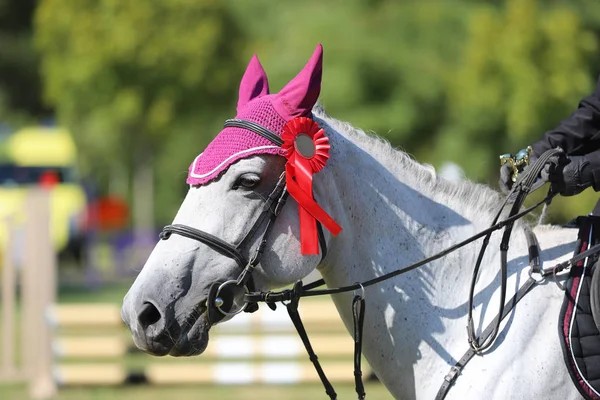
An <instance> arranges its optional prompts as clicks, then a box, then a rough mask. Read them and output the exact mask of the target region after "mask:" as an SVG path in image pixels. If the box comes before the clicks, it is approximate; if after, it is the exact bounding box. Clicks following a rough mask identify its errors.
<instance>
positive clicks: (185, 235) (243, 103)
mask: <svg viewBox="0 0 600 400" xmlns="http://www.w3.org/2000/svg"><path fill="white" fill-rule="evenodd" d="M321 71H322V48H321V46H320V45H319V46H318V47H317V49H316V50H315V52H314V54H313V56H312V58H311V59H310V60H309V62H308V63H307V64H306V66H305V67H304V69H303V70H302V71H301V72H300V73H299V74H298V75H297V76H296V77H295V78H294V79H292V80H291V81H290V82H289V83H288V84H287V85H286V86H285V87H284V88H283V89H282V90H281V91H280V92H279V93H277V94H270V93H269V84H268V80H267V76H266V73H265V71H264V69H263V67H262V66H261V64H260V62H259V61H258V58H257V57H256V56H254V57H253V58H252V59H251V61H250V63H249V65H248V67H247V69H246V72H245V73H244V75H243V78H242V80H241V83H240V88H239V99H238V104H237V115H236V117H235V119H233V120H228V121H227V123H226V124H225V128H224V129H223V130H222V131H221V132H220V133H219V135H217V137H216V138H215V139H214V140H213V141H212V142H211V143H210V144H209V145H208V146H207V148H206V149H205V151H204V152H203V153H202V154H200V155H199V156H198V157H197V158H196V159H195V160H194V161H193V162H192V164H191V166H190V168H189V175H188V179H187V183H188V184H189V185H190V188H189V191H188V193H187V196H186V197H185V199H184V201H183V203H182V205H181V207H180V209H179V211H178V213H177V215H176V216H175V219H174V221H173V224H172V225H169V226H167V227H166V228H165V230H164V231H163V233H162V235H161V239H162V240H160V241H159V242H158V243H157V245H156V247H155V248H154V250H153V251H152V253H151V255H150V257H149V258H148V260H147V262H146V264H145V265H144V267H143V269H142V271H141V272H140V274H139V275H138V277H137V279H136V280H135V282H134V283H133V285H132V287H131V288H130V290H129V292H128V293H127V295H126V296H125V298H124V303H123V308H122V317H123V320H124V321H125V323H126V324H127V325H128V326H129V328H130V330H131V332H132V335H133V338H134V342H135V343H136V345H137V346H138V347H139V348H140V349H142V350H145V351H147V352H149V353H152V354H155V355H164V354H171V355H175V356H188V355H194V354H200V353H202V352H203V351H204V350H205V348H206V346H207V343H208V332H209V330H210V328H211V326H212V325H213V324H215V323H217V322H219V321H224V320H227V319H229V318H231V316H232V315H234V314H235V313H237V312H240V311H241V310H242V309H243V308H244V307H246V303H245V300H244V293H245V292H246V291H247V290H248V289H251V290H254V289H258V290H264V289H269V288H273V287H276V286H284V285H287V284H290V283H292V282H294V281H296V280H298V279H301V278H302V277H304V276H306V275H307V274H308V273H310V272H311V271H312V270H313V269H314V268H315V267H316V266H317V264H318V263H319V261H320V260H321V255H319V254H312V255H302V254H301V240H300V226H299V219H300V217H299V213H298V207H297V206H295V204H294V205H292V204H290V203H293V202H294V199H293V198H290V199H289V200H288V201H287V203H288V205H286V206H285V207H284V206H283V205H284V202H285V200H286V198H287V187H286V185H285V181H284V180H285V178H284V170H285V166H286V158H285V157H283V156H284V155H285V151H284V150H283V149H282V147H281V139H280V136H279V135H281V133H282V132H283V130H284V127H285V126H286V124H287V123H288V122H289V121H291V120H294V119H296V118H298V117H310V115H311V110H312V108H313V106H314V105H315V103H316V101H317V98H318V96H319V93H320V87H321V75H322V73H321ZM261 128H262V130H261ZM265 132H266V133H265ZM273 136H275V137H273ZM319 236H320V237H319V239H321V242H320V244H321V246H323V245H324V244H325V243H324V240H325V239H324V236H323V235H322V234H321V235H319ZM318 249H319V248H318V245H317V253H318Z"/></svg>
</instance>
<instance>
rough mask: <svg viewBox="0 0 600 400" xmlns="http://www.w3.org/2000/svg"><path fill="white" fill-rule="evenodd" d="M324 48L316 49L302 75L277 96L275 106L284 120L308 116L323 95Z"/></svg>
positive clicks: (318, 47)
mask: <svg viewBox="0 0 600 400" xmlns="http://www.w3.org/2000/svg"><path fill="white" fill-rule="evenodd" d="M322 75H323V46H321V45H320V44H319V45H318V46H317V48H316V49H315V52H314V53H313V55H312V57H311V58H310V60H309V61H308V63H307V64H306V66H305V67H304V68H303V69H302V71H300V73H299V74H298V75H297V76H296V77H295V78H294V79H292V80H291V81H290V82H289V83H288V84H287V85H286V86H285V87H284V88H283V89H281V91H280V92H279V93H278V94H277V96H276V98H275V101H274V102H273V103H274V104H273V106H274V107H275V109H276V110H277V113H278V114H279V115H281V116H282V117H283V118H284V119H288V120H289V119H292V118H295V117H300V116H307V115H308V114H309V113H310V111H311V110H312V108H313V106H314V105H315V104H316V103H317V99H318V98H319V93H321V77H322Z"/></svg>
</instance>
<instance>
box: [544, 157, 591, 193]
mask: <svg viewBox="0 0 600 400" xmlns="http://www.w3.org/2000/svg"><path fill="white" fill-rule="evenodd" d="M542 178H543V179H545V180H547V181H548V182H550V183H551V184H552V190H553V191H554V192H556V193H560V194H561V195H563V196H573V195H576V194H578V193H581V192H582V191H584V190H585V189H587V188H588V187H590V186H592V184H593V183H594V176H593V174H592V168H590V163H589V161H588V160H587V158H586V156H573V157H562V159H561V160H560V161H559V162H557V163H550V164H549V166H548V168H545V169H544V170H543V171H542Z"/></svg>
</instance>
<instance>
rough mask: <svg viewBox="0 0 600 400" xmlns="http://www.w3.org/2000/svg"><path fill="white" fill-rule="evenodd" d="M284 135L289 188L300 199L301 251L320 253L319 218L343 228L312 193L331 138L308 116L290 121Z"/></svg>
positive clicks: (332, 226)
mask: <svg viewBox="0 0 600 400" xmlns="http://www.w3.org/2000/svg"><path fill="white" fill-rule="evenodd" d="M281 138H282V139H283V145H282V148H283V150H284V151H285V156H286V158H287V159H288V162H287V163H286V184H287V188H288V191H289V193H290V195H292V197H293V198H294V199H295V200H296V202H297V203H298V212H299V215H300V244H301V251H302V254H319V239H318V235H317V225H316V221H319V222H320V223H321V224H322V225H323V226H324V227H325V228H327V230H329V231H330V232H331V233H332V234H333V235H337V234H338V233H340V232H341V230H342V228H341V227H340V226H339V225H338V224H337V223H336V222H335V221H334V220H333V218H331V217H330V216H329V215H328V214H327V213H326V212H325V210H323V209H322V208H321V207H320V206H319V205H318V204H317V202H316V201H315V200H314V198H313V193H312V175H313V174H315V173H317V172H319V171H321V170H322V169H323V167H325V164H326V163H327V160H328V159H329V149H330V145H329V138H328V137H327V136H325V131H324V130H323V129H321V128H320V127H319V125H318V124H317V123H316V122H315V121H313V120H312V119H310V118H306V117H298V118H294V119H293V120H291V121H289V122H288V123H287V124H286V125H285V126H284V127H283V133H282V135H281Z"/></svg>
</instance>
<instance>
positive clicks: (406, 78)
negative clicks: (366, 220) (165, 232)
mask: <svg viewBox="0 0 600 400" xmlns="http://www.w3.org/2000/svg"><path fill="white" fill-rule="evenodd" d="M1 4H3V3H2V0H0V5H1ZM598 4H599V3H598V2H597V1H594V0H582V1H579V2H576V3H568V2H564V1H557V0H504V1H492V0H487V1H483V0H479V1H474V0H456V1H452V2H448V1H444V0H429V1H417V0H410V1H386V0H344V1H342V0H332V1H328V2H323V1H320V0H305V1H302V2H298V1H292V0H281V1H276V2H274V1H270V0H253V1H246V0H225V1H222V2H219V1H216V0H152V1H148V2H144V3H143V5H142V4H141V3H140V2H135V1H133V0H120V1H116V0H97V1H89V0H86V1H80V0H63V1H46V2H40V3H39V9H38V11H37V16H36V21H35V29H36V32H35V34H36V40H37V44H38V47H39V49H40V52H41V56H42V59H43V64H42V66H43V68H42V72H43V75H44V83H45V89H46V90H45V93H46V100H47V101H48V104H50V105H51V106H53V107H55V108H56V111H57V115H58V117H59V121H60V122H61V123H63V124H66V125H68V126H69V127H70V128H71V130H72V131H73V132H74V134H75V135H76V140H77V142H78V144H79V147H80V149H81V151H82V153H83V154H82V161H83V163H84V166H85V167H86V169H87V171H88V172H90V173H92V172H93V174H94V178H95V179H97V180H100V182H102V183H103V186H104V188H105V190H107V189H106V188H108V186H109V182H111V181H112V180H114V179H113V178H112V176H114V175H116V174H117V175H118V174H123V173H125V174H129V173H130V172H129V171H130V170H131V169H132V168H133V167H132V166H133V165H134V164H139V163H140V162H144V161H146V162H150V163H152V164H153V165H154V169H155V182H156V190H155V198H156V199H157V204H156V207H155V209H156V212H157V217H158V219H159V221H160V222H161V223H162V222H166V221H169V220H170V219H171V218H172V216H173V215H174V210H175V209H176V208H177V207H178V205H179V203H180V202H181V198H182V195H183V192H184V191H185V185H184V179H185V175H186V168H187V166H188V165H189V163H190V162H191V160H192V159H193V157H194V156H196V155H197V154H198V153H199V152H200V151H201V150H202V148H204V146H205V145H206V144H207V143H208V142H209V141H210V140H211V139H212V138H213V137H214V136H215V134H216V133H217V132H218V131H219V130H220V126H221V123H222V120H223V119H224V118H226V117H230V116H232V115H233V113H234V111H235V94H236V91H237V85H238V83H239V78H240V76H241V73H242V72H243V68H244V67H245V65H246V63H247V61H248V60H249V59H250V57H251V55H252V54H253V53H257V54H258V55H259V57H260V59H261V62H262V63H263V65H264V66H265V68H266V70H267V73H268V75H269V79H270V83H271V90H272V91H273V92H276V91H278V90H279V89H280V88H281V87H282V86H283V85H284V84H285V83H286V82H288V81H289V79H290V78H292V77H293V76H295V75H296V73H297V72H298V70H299V69H300V68H301V66H302V65H303V64H304V63H305V62H306V59H307V57H308V55H309V54H310V53H311V51H312V50H313V49H314V47H315V45H316V44H317V43H319V42H321V43H323V45H324V47H325V66H324V78H323V89H322V96H321V102H322V103H323V104H324V105H325V107H326V109H327V111H328V112H329V113H330V114H331V115H333V116H335V117H337V118H340V119H343V120H347V121H350V122H351V123H353V124H354V125H356V126H358V127H360V128H363V129H365V130H368V131H374V132H376V133H377V134H379V135H381V136H383V137H385V138H386V139H388V140H390V141H391V142H392V144H393V145H395V146H398V147H401V148H403V149H405V150H406V151H407V152H409V153H411V154H414V155H415V156H416V157H417V158H418V159H419V160H420V161H424V162H429V163H432V164H434V165H435V166H440V165H441V164H442V163H443V162H445V161H455V162H457V163H458V164H460V165H461V166H462V167H463V168H464V169H465V170H466V172H467V175H468V176H469V177H470V178H471V179H474V180H478V181H482V182H486V183H490V184H492V185H495V182H496V180H497V175H498V168H499V162H498V155H499V154H501V153H506V152H516V151H517V150H518V149H520V148H522V147H525V146H526V145H528V144H530V143H531V142H533V141H535V140H537V139H538V138H539V137H541V135H542V134H543V132H544V131H545V130H547V129H550V128H552V127H553V126H555V125H556V124H557V123H558V122H559V121H560V120H561V119H563V118H565V117H567V116H568V115H569V114H570V113H571V112H572V111H573V110H574V109H575V108H576V106H577V103H578V101H579V100H580V99H581V98H582V97H583V96H585V95H587V94H588V93H590V92H591V91H592V90H593V87H594V82H595V80H596V75H597V74H598V72H599V71H598V68H597V67H596V65H597V63H598V62H599V61H600V57H599V56H598V55H597V53H598V35H599V34H600V5H598ZM0 15H1V7H0ZM1 50H2V46H0V52H1ZM0 54H1V53H0ZM0 59H1V58H0ZM0 90H1V85H0ZM0 97H1V96H0ZM107 164H108V165H107ZM127 176H129V175H127ZM128 179H129V178H128ZM590 199H594V196H593V193H592V195H588V194H586V195H582V196H578V197H577V198H575V199H569V200H561V203H560V205H559V206H558V207H555V211H558V212H557V213H555V214H554V215H553V217H554V218H555V220H567V219H569V218H570V217H572V216H573V215H578V214H582V213H586V212H587V211H589V209H590V205H589V202H590V201H592V200H590Z"/></svg>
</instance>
